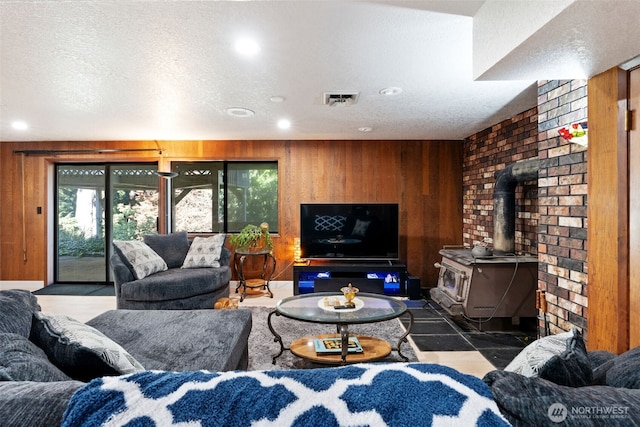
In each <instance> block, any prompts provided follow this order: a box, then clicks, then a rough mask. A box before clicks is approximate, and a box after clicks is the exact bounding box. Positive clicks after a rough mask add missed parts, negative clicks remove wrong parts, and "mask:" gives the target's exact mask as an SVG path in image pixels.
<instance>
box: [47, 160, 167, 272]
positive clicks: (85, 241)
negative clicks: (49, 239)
mask: <svg viewBox="0 0 640 427" xmlns="http://www.w3.org/2000/svg"><path fill="white" fill-rule="evenodd" d="M156 170H157V167H156V165H155V164H150V163H131V164H125V163H121V164H120V163H119V164H111V163H97V164H75V163H74V164H58V165H56V188H57V191H56V204H55V206H56V208H55V209H56V214H55V229H56V230H57V232H56V235H55V241H56V244H55V248H56V261H57V262H56V264H55V267H54V274H55V281H56V282H57V283H74V282H80V283H104V282H106V281H108V280H110V277H111V275H110V274H111V270H110V268H109V256H110V249H111V240H112V239H118V240H129V239H142V236H143V235H144V234H147V233H154V232H156V224H157V218H158V197H159V192H158V176H157V175H156V173H155V172H156Z"/></svg>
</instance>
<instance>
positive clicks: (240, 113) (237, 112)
mask: <svg viewBox="0 0 640 427" xmlns="http://www.w3.org/2000/svg"><path fill="white" fill-rule="evenodd" d="M226 112H227V114H228V115H230V116H234V117H251V116H253V115H255V114H256V113H255V112H254V111H253V110H250V109H248V108H243V107H230V108H227V109H226Z"/></svg>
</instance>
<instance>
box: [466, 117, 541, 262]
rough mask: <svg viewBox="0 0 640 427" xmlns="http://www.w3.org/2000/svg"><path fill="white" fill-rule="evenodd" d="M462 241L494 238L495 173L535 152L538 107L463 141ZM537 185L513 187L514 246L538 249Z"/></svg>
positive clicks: (519, 249)
mask: <svg viewBox="0 0 640 427" xmlns="http://www.w3.org/2000/svg"><path fill="white" fill-rule="evenodd" d="M464 153H465V158H464V163H463V171H462V174H463V175H462V179H463V182H462V185H463V193H462V194H463V224H462V227H463V230H462V231H463V242H464V243H465V244H468V245H470V246H473V244H474V243H475V242H481V241H482V240H483V239H484V238H493V187H494V185H495V177H494V174H495V172H497V171H500V170H502V169H504V167H505V166H507V165H509V164H511V163H515V162H517V161H520V160H526V159H530V158H533V157H537V155H538V109H537V108H532V109H530V110H527V111H525V112H523V113H521V114H518V115H516V116H515V117H512V118H511V119H509V120H505V121H503V122H500V123H498V124H496V125H493V126H492V127H490V128H487V129H485V130H483V131H481V132H478V133H477V134H475V135H472V136H470V137H469V138H467V139H466V140H465V141H464ZM537 199H538V185H537V182H535V181H532V182H525V183H523V184H522V185H518V186H517V188H516V235H515V250H516V252H518V253H530V254H536V253H537V233H538V206H537Z"/></svg>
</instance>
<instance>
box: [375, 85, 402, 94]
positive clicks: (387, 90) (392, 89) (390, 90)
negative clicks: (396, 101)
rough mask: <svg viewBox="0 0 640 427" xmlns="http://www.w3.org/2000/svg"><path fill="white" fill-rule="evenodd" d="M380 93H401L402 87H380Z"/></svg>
mask: <svg viewBox="0 0 640 427" xmlns="http://www.w3.org/2000/svg"><path fill="white" fill-rule="evenodd" d="M379 93H380V95H385V96H390V95H397V94H399V93H402V88H400V87H395V86H391V87H385V88H384V89H380V92H379Z"/></svg>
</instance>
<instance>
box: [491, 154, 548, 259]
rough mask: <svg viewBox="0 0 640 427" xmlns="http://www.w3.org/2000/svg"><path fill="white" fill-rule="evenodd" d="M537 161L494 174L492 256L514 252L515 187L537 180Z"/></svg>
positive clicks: (520, 164)
mask: <svg viewBox="0 0 640 427" xmlns="http://www.w3.org/2000/svg"><path fill="white" fill-rule="evenodd" d="M539 169H540V160H539V159H529V160H524V161H521V162H516V163H512V164H510V165H508V166H506V167H505V168H504V169H502V170H500V171H497V172H496V173H495V178H496V182H495V186H494V189H493V254H494V255H504V254H512V253H514V252H515V246H516V245H515V235H516V186H517V185H518V184H519V183H521V182H525V181H531V180H534V179H537V178H538V170H539Z"/></svg>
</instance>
